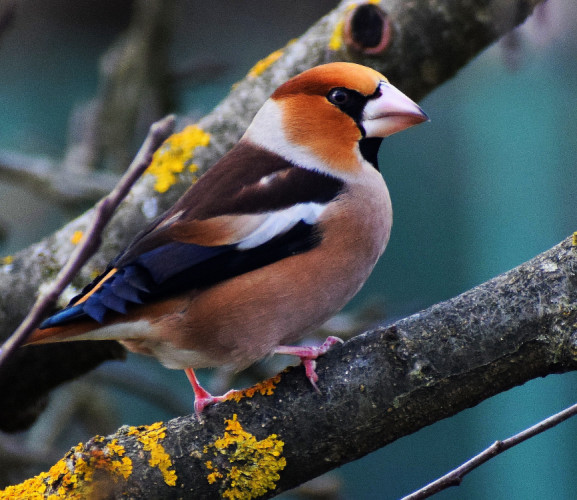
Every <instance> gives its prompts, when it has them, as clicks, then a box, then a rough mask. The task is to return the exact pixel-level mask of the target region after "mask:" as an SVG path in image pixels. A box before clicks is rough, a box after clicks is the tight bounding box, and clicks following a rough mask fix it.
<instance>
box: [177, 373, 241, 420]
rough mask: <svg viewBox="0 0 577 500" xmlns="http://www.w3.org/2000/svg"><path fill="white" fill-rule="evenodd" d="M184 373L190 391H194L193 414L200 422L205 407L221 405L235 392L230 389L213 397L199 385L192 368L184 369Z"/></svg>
mask: <svg viewBox="0 0 577 500" xmlns="http://www.w3.org/2000/svg"><path fill="white" fill-rule="evenodd" d="M184 372H185V373H186V376H187V377H188V380H189V381H190V385H192V390H193V391H194V413H196V417H197V418H198V420H202V412H203V411H204V409H205V408H206V407H207V406H210V405H213V404H215V403H221V402H222V401H225V400H226V399H228V398H229V397H230V395H231V394H233V393H235V392H236V391H235V390H234V389H231V390H230V391H228V392H227V393H226V394H223V395H222V396H213V395H212V394H211V393H210V392H208V391H207V390H206V389H204V388H203V387H202V386H201V385H200V383H199V382H198V379H197V378H196V375H195V373H194V370H193V369H192V368H186V369H185V370H184Z"/></svg>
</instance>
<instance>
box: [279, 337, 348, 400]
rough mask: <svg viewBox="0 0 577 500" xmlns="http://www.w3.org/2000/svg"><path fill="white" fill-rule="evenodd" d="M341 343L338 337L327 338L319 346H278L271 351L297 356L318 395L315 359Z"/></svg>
mask: <svg viewBox="0 0 577 500" xmlns="http://www.w3.org/2000/svg"><path fill="white" fill-rule="evenodd" d="M338 343H341V344H342V343H343V340H342V339H340V338H338V337H333V336H330V337H327V339H326V340H325V341H324V342H323V343H322V344H321V345H320V346H316V347H315V346H284V345H279V346H277V347H276V348H275V350H274V351H273V352H274V354H289V355H291V356H298V357H299V358H300V359H301V362H302V364H303V366H304V367H305V374H306V376H307V378H308V379H309V382H310V383H311V385H312V386H313V387H314V389H315V391H317V392H319V393H320V390H319V388H318V386H317V382H318V380H319V376H318V375H317V372H316V371H315V369H316V366H317V363H316V361H315V360H316V359H317V358H318V357H319V356H322V355H323V354H325V353H326V352H327V351H328V350H329V349H330V348H331V347H333V346H334V345H335V344H338Z"/></svg>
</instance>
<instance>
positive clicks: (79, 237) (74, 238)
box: [70, 231, 84, 245]
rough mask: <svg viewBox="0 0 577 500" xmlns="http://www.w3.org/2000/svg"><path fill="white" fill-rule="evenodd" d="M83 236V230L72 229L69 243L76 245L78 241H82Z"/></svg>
mask: <svg viewBox="0 0 577 500" xmlns="http://www.w3.org/2000/svg"><path fill="white" fill-rule="evenodd" d="M83 236H84V232H83V231H74V233H72V236H71V237H70V243H72V244H73V245H78V243H80V242H81V241H82V237H83Z"/></svg>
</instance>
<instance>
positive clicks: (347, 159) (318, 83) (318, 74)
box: [245, 62, 428, 176]
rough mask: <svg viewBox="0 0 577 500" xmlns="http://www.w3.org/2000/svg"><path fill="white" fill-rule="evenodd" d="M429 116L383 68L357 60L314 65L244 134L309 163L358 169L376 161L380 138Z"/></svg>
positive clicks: (278, 92)
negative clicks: (385, 73)
mask: <svg viewBox="0 0 577 500" xmlns="http://www.w3.org/2000/svg"><path fill="white" fill-rule="evenodd" d="M426 120H428V117H427V115H426V114H425V113H424V111H423V110H422V109H421V108H420V107H419V106H418V105H417V104H416V103H415V102H413V101H412V100H411V99H409V98H408V97H407V96H406V95H405V94H403V93H402V92H401V91H400V90H398V89H396V88H395V87H394V86H393V85H391V84H390V83H389V81H388V80H387V79H386V78H385V77H384V76H383V75H381V74H380V73H379V72H377V71H375V70H373V69H371V68H368V67H366V66H361V65H359V64H353V63H344V62H339V63H330V64H324V65H321V66H316V67H314V68H311V69H309V70H307V71H305V72H303V73H301V74H299V75H297V76H295V77H294V78H291V79H290V80H288V81H287V82H286V83H284V84H283V85H281V86H280V87H279V88H278V89H277V90H276V91H275V92H274V93H273V94H272V96H271V97H270V99H268V100H267V101H266V103H265V104H264V105H263V107H262V108H261V109H260V111H259V112H258V113H257V115H256V116H255V118H254V120H253V122H252V124H251V126H250V127H249V129H248V130H247V132H246V134H245V138H246V139H248V140H250V141H251V142H253V143H255V144H257V145H258V146H260V147H263V148H265V149H268V150H270V151H273V152H275V153H277V154H280V155H281V156H283V157H284V158H286V159H288V160H289V161H292V162H295V163H297V164H299V165H301V166H303V167H305V168H313V169H315V170H320V171H325V172H327V173H331V174H333V175H334V174H335V173H340V174H342V175H345V176H346V175H347V173H354V172H355V171H357V170H359V169H362V165H363V163H364V162H366V161H368V162H369V163H371V164H372V165H373V166H374V167H377V159H376V158H377V152H378V148H379V145H380V143H381V140H382V139H383V138H384V137H387V136H389V135H391V134H394V133H396V132H400V131H401V130H404V129H406V128H409V127H412V126H413V125H417V124H419V123H422V122H424V121H426Z"/></svg>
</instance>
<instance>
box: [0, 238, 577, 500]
mask: <svg viewBox="0 0 577 500" xmlns="http://www.w3.org/2000/svg"><path fill="white" fill-rule="evenodd" d="M576 323H577V246H575V245H574V241H573V239H572V238H568V239H567V240H565V241H563V242H562V243H561V244H559V245H557V246H556V247H554V248H552V249H551V250H549V251H547V252H545V253H543V254H541V255H539V256H537V257H535V258H534V259H532V260H531V261H529V262H527V263H525V264H523V265H521V266H519V267H517V268H515V269H513V270H512V271H509V272H507V273H505V274H503V275H501V276H498V277H496V278H494V279H492V280H490V281H488V282H487V283H484V284H482V285H480V286H478V287H476V288H474V289H472V290H470V291H468V292H465V293H463V294H462V295H459V296H458V297H455V298H453V299H451V300H448V301H446V302H443V303H441V304H437V305H435V306H432V307H430V308H429V309H427V310H425V311H422V312H420V313H417V314H414V315H412V316H410V317H408V318H405V319H402V320H400V321H397V322H396V323H394V324H392V325H390V326H388V327H384V328H378V329H376V330H373V331H370V332H367V333H365V334H363V335H360V336H358V337H355V338H353V339H351V340H350V341H348V342H346V343H345V344H344V345H343V346H339V347H335V348H334V349H332V350H331V351H329V353H327V354H326V355H325V356H323V357H321V358H319V360H318V367H317V372H318V374H319V377H320V380H319V388H320V389H321V393H320V394H319V393H316V392H315V391H312V390H311V388H310V386H309V384H308V381H307V379H306V377H305V374H304V370H303V368H302V367H297V368H292V369H289V370H287V371H285V372H283V373H282V374H280V375H279V376H277V377H276V378H274V379H271V380H269V381H267V382H266V383H262V384H259V385H258V386H257V390H256V391H255V389H251V390H245V392H244V397H242V398H240V400H239V401H238V402H237V401H234V400H231V401H227V402H225V403H223V404H219V405H216V406H214V407H209V408H208V409H207V410H206V414H205V416H204V421H203V422H199V421H197V420H196V418H195V417H194V416H186V417H179V418H176V419H174V420H171V421H169V422H166V423H165V424H162V423H158V424H153V425H152V426H142V427H138V428H128V427H126V426H125V427H122V428H121V429H119V430H118V431H117V432H116V433H115V434H113V435H111V436H107V437H105V438H102V437H95V438H93V439H91V440H90V441H89V442H88V443H86V444H85V445H79V446H78V447H76V448H74V449H73V450H72V451H71V452H70V453H69V454H68V455H67V456H66V457H65V458H64V459H63V460H62V461H61V462H59V463H58V464H56V465H55V466H54V467H53V468H52V469H51V471H50V472H49V473H47V474H44V475H41V476H38V477H37V478H34V479H32V480H30V481H29V482H27V483H23V484H22V485H19V486H18V487H15V488H16V489H15V490H6V491H5V493H13V492H16V494H17V495H18V494H20V495H22V494H25V493H26V491H28V490H27V489H28V488H32V487H35V488H38V485H39V484H40V483H41V484H44V485H46V487H47V490H46V493H45V494H46V495H49V494H51V493H54V494H56V493H57V491H58V490H59V488H63V490H60V491H61V492H62V491H65V492H66V495H71V494H73V493H79V492H82V493H83V494H86V493H87V492H90V491H91V489H92V488H96V487H97V488H98V489H99V491H102V490H103V489H104V491H106V492H107V494H106V495H105V496H106V498H121V497H122V496H124V495H127V496H130V497H131V498H178V497H187V498H221V497H222V496H223V495H224V494H225V493H227V495H229V496H230V495H233V494H237V495H241V497H242V495H244V496H245V497H247V496H248V494H249V493H252V494H256V492H258V495H259V498H268V497H271V496H273V495H275V494H278V493H280V492H281V491H285V490H287V489H290V488H293V487H295V486H296V485H298V484H300V483H302V482H304V481H306V480H308V479H311V478H313V477H316V476H318V475H320V474H322V473H324V472H327V471H329V470H331V469H334V468H336V467H339V466H341V465H343V464H345V463H347V462H350V461H352V460H355V459H358V458H360V457H362V456H364V455H366V454H368V453H370V452H372V451H374V450H376V449H378V448H380V447H382V446H385V445H386V444H388V443H390V442H392V441H394V440H396V439H398V438H399V437H401V436H404V435H407V434H410V433H412V432H415V431H417V430H419V429H421V428H422V427H424V426H426V425H429V424H431V423H433V422H435V421H437V420H440V419H442V418H446V417H449V416H451V415H454V414H455V413H457V412H459V411H461V410H462V409H464V408H468V407H471V406H474V405H476V404H478V403H479V402H480V401H482V400H484V399H485V398H487V397H490V396H492V395H493V394H496V393H498V392H502V391H504V390H507V389H510V388H511V387H514V386H516V385H519V384H523V383H524V382H526V381H528V380H531V379H533V378H535V377H539V376H543V375H546V374H550V373H561V372H566V371H569V370H575V369H576V368H577V349H576V345H577V343H576V342H577V338H576V336H575V328H574V325H575V324H576ZM252 392H254V393H255V394H254V395H252V396H251V393H252ZM129 465H130V466H129ZM73 474H75V475H74V476H73ZM71 478H74V480H72V479H71ZM94 481H96V483H95V482H94ZM18 488H19V489H18ZM237 498H238V497H237Z"/></svg>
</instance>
